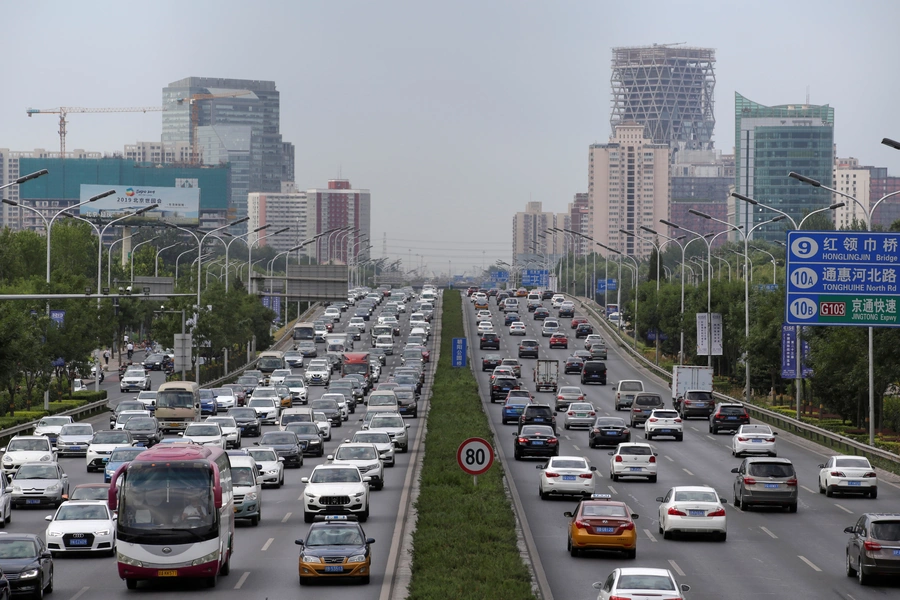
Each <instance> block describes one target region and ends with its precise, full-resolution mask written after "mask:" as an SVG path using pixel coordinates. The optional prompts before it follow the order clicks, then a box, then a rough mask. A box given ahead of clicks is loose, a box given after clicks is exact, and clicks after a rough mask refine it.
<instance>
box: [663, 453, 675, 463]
mask: <svg viewBox="0 0 900 600" xmlns="http://www.w3.org/2000/svg"><path fill="white" fill-rule="evenodd" d="M663 458H665V459H666V460H668V461H669V462H675V461H674V460H673V459H672V457H671V456H669V455H668V454H663Z"/></svg>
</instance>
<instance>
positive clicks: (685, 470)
mask: <svg viewBox="0 0 900 600" xmlns="http://www.w3.org/2000/svg"><path fill="white" fill-rule="evenodd" d="M682 471H684V472H685V473H687V474H688V475H693V473H691V472H690V471H688V470H687V469H682Z"/></svg>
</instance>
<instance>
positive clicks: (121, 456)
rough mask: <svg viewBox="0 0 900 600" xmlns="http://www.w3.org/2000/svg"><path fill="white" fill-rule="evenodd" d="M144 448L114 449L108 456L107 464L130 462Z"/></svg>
mask: <svg viewBox="0 0 900 600" xmlns="http://www.w3.org/2000/svg"><path fill="white" fill-rule="evenodd" d="M144 450H146V448H116V449H115V450H113V451H112V454H110V455H109V462H131V461H132V460H134V457H135V456H137V455H138V454H140V453H141V452H143V451H144Z"/></svg>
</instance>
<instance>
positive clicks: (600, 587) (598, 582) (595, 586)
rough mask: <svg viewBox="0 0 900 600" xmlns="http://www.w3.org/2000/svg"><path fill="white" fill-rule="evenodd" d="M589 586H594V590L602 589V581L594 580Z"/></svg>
mask: <svg viewBox="0 0 900 600" xmlns="http://www.w3.org/2000/svg"><path fill="white" fill-rule="evenodd" d="M591 587H592V588H594V589H595V590H602V589H603V582H602V581H595V582H594V583H592V584H591Z"/></svg>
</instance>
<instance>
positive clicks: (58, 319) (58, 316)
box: [50, 310, 66, 325]
mask: <svg viewBox="0 0 900 600" xmlns="http://www.w3.org/2000/svg"><path fill="white" fill-rule="evenodd" d="M50 320H51V321H53V322H54V323H56V324H57V325H62V324H63V323H64V322H65V320H66V311H64V310H51V311H50Z"/></svg>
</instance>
